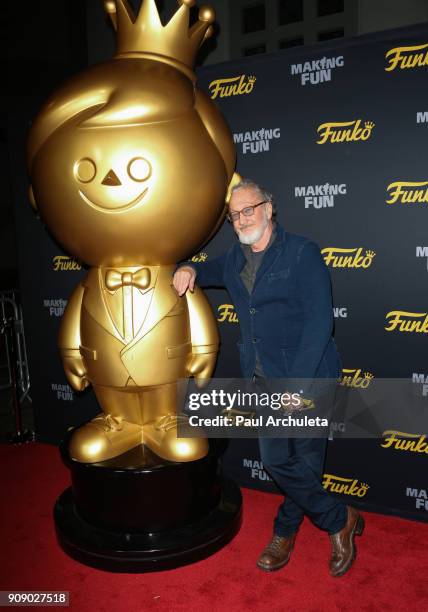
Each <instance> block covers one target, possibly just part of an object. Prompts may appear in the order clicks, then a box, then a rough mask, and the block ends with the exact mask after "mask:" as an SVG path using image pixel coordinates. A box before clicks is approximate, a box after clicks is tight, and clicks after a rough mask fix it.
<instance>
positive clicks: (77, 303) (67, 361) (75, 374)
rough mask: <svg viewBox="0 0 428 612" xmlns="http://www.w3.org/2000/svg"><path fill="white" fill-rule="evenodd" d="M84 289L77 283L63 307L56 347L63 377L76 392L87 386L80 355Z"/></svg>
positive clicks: (87, 382)
mask: <svg viewBox="0 0 428 612" xmlns="http://www.w3.org/2000/svg"><path fill="white" fill-rule="evenodd" d="M84 292H85V288H84V287H83V285H81V284H80V283H79V285H78V286H77V287H76V289H75V290H74V291H73V293H72V294H71V296H70V299H69V300H68V303H67V306H66V307H65V310H64V314H63V317H62V319H61V324H60V328H59V336H58V346H59V351H60V355H61V359H62V364H63V367H64V371H65V375H66V378H67V380H68V382H69V383H70V385H71V386H72V387H73V389H75V390H76V391H83V389H84V388H85V387H87V386H88V385H89V381H88V380H87V378H86V368H85V364H84V363H83V359H82V356H81V354H80V350H79V349H80V344H81V341H80V315H81V309H82V300H83V294H84Z"/></svg>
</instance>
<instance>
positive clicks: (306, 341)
mask: <svg viewBox="0 0 428 612" xmlns="http://www.w3.org/2000/svg"><path fill="white" fill-rule="evenodd" d="M245 262H246V260H245V256H244V253H243V252H242V249H241V247H240V245H239V243H238V242H237V243H236V244H235V245H234V246H232V247H231V248H230V249H229V250H228V251H227V252H226V253H224V254H223V255H221V256H220V257H217V258H216V259H214V260H212V261H207V262H205V263H196V264H195V263H193V262H192V263H191V265H192V266H193V267H194V268H195V269H196V271H197V278H196V282H197V284H198V285H199V286H201V287H207V286H213V287H225V288H226V289H227V291H228V293H229V295H230V297H231V300H232V302H233V304H234V306H235V310H236V312H237V315H238V319H239V323H240V329H241V341H240V342H239V343H238V346H239V352H240V361H241V368H242V373H243V375H244V377H246V378H250V377H251V376H252V375H253V373H254V368H255V361H256V352H255V348H256V347H257V352H258V355H259V359H260V363H261V366H262V368H263V372H264V374H265V376H266V377H268V378H290V379H307V378H309V379H312V378H335V379H337V378H338V377H340V375H341V362H340V358H339V355H338V352H337V349H336V345H335V342H334V340H333V338H332V331H333V306H332V297H331V283H330V275H329V272H328V269H327V266H326V265H325V262H324V259H323V257H322V255H321V253H320V249H319V247H318V246H317V245H316V244H315V243H314V242H312V241H310V240H308V239H307V238H304V237H302V236H298V235H296V234H291V233H289V232H286V231H285V230H284V229H283V228H282V227H281V226H279V225H277V228H276V238H275V240H274V242H273V243H272V244H271V246H270V247H269V248H268V249H267V251H266V253H265V254H264V257H263V260H262V263H261V266H260V268H259V270H258V273H257V276H256V280H255V283H254V287H253V291H252V293H251V294H249V293H248V291H247V289H246V288H245V285H244V283H243V282H242V280H241V277H240V275H239V273H240V272H241V270H242V268H243V267H244V265H245Z"/></svg>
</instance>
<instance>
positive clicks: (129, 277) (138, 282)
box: [105, 268, 150, 291]
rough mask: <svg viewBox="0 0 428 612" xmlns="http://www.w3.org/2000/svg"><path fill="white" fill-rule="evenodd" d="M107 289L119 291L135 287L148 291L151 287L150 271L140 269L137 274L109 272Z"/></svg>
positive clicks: (107, 274)
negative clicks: (126, 287) (131, 286)
mask: <svg viewBox="0 0 428 612" xmlns="http://www.w3.org/2000/svg"><path fill="white" fill-rule="evenodd" d="M105 282H106V287H107V289H109V290H110V291H117V290H118V289H120V287H125V286H130V285H133V286H134V287H138V289H147V287H148V286H149V285H150V270H149V269H148V268H140V269H139V270H137V271H136V272H134V273H132V272H119V270H108V271H107V273H106V276H105Z"/></svg>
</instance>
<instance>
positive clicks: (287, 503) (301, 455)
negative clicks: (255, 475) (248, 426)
mask: <svg viewBox="0 0 428 612" xmlns="http://www.w3.org/2000/svg"><path fill="white" fill-rule="evenodd" d="M259 447H260V455H261V459H262V461H263V465H264V468H265V470H266V471H267V472H268V474H269V475H270V476H271V477H272V478H273V479H274V481H275V482H276V484H277V485H278V487H279V488H280V489H281V491H282V492H283V493H284V494H285V499H284V502H283V503H282V504H281V505H280V507H279V509H278V514H277V515H276V518H275V521H274V532H275V533H276V534H277V535H280V536H290V535H291V534H293V533H296V531H297V530H298V529H299V526H300V523H301V522H302V521H303V517H304V515H305V514H306V515H307V516H308V517H309V518H310V519H311V520H312V522H313V523H314V524H315V525H316V526H317V527H319V528H320V529H324V530H325V531H327V532H328V533H329V534H333V533H337V532H338V531H340V530H341V529H342V528H343V527H344V526H345V524H346V520H347V509H346V506H345V504H343V503H342V502H339V501H337V500H336V499H335V498H334V497H333V496H332V495H330V494H329V493H328V492H327V491H326V490H325V489H324V487H323V486H322V484H321V479H322V473H323V468H324V460H325V452H326V447H327V439H325V438H259Z"/></svg>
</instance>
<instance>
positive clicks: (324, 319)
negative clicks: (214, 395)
mask: <svg viewBox="0 0 428 612" xmlns="http://www.w3.org/2000/svg"><path fill="white" fill-rule="evenodd" d="M273 212H274V210H273V197H272V195H271V194H270V193H269V192H268V191H266V190H265V189H263V188H262V187H260V186H259V185H257V184H256V183H255V182H254V181H251V180H248V179H244V180H242V181H241V182H240V183H238V184H237V185H235V186H234V187H233V189H232V193H231V197H230V201H229V214H228V218H229V221H230V222H231V223H232V224H233V229H234V231H235V232H236V234H237V236H238V239H239V243H237V244H235V245H234V246H233V247H232V248H231V249H229V250H228V251H227V252H226V253H224V254H223V255H221V256H220V257H218V258H216V259H214V260H212V261H208V262H205V263H195V264H194V263H193V262H192V263H191V264H186V265H184V266H181V267H179V268H178V269H177V270H176V272H175V274H174V287H175V289H176V290H177V292H178V294H179V295H180V296H182V295H184V294H185V292H186V291H187V290H190V291H193V288H194V285H195V281H196V278H197V280H198V285H200V286H201V287H207V286H214V287H225V288H226V289H227V290H228V292H229V294H230V297H231V299H232V302H233V304H234V306H235V310H236V312H237V314H238V318H239V324H240V330H241V336H242V341H241V342H240V343H239V350H240V362H241V368H242V372H243V375H244V377H245V378H249V379H255V380H256V381H257V380H258V379H259V380H263V379H264V378H271V379H273V378H287V379H289V380H300V381H301V380H313V379H337V378H339V377H340V376H341V363H340V358H339V355H338V352H337V349H336V345H335V343H334V340H333V338H332V331H333V308H332V299H331V283H330V276H329V273H328V269H327V267H326V265H325V263H324V260H323V258H322V256H321V253H320V250H319V248H318V246H317V245H316V244H315V243H314V242H311V241H310V240H308V239H307V238H303V237H302V236H297V235H295V234H291V233H289V232H286V231H285V230H284V229H283V228H282V227H281V226H280V225H279V224H278V223H275V222H274V221H273ZM302 404H303V399H302V400H301V405H302ZM326 444H327V439H326V438H262V437H260V438H259V447H260V455H261V459H262V461H263V464H264V467H265V469H266V471H267V472H268V473H269V474H270V475H271V477H272V478H273V479H274V481H275V482H276V484H277V485H278V487H279V488H280V489H281V491H283V492H284V494H285V499H284V502H283V503H282V504H281V505H280V507H279V509H278V513H277V516H276V517H275V520H274V525H273V536H272V539H271V540H270V542H269V543H268V544H267V546H266V547H265V548H264V550H263V552H262V553H261V555H260V557H259V559H258V561H257V566H258V567H259V568H260V569H262V570H264V571H273V570H277V569H279V568H281V567H283V566H284V565H286V564H287V563H288V561H289V559H290V556H291V553H292V550H293V547H294V544H295V540H296V534H297V531H298V529H299V526H300V524H301V522H302V520H303V518H304V515H305V514H306V515H307V516H308V517H309V518H310V519H311V520H312V522H313V523H314V524H315V525H316V526H317V527H319V528H320V529H323V530H325V531H326V532H327V533H328V534H329V536H330V540H331V545H332V554H331V558H330V574H331V575H332V576H342V575H343V574H345V572H347V571H348V569H349V568H350V567H351V565H352V563H353V561H354V558H355V552H356V551H355V544H354V538H355V535H361V534H362V531H363V528H364V520H363V517H362V516H361V515H360V514H359V512H358V511H357V510H355V509H354V508H352V507H351V506H345V505H344V504H343V503H341V502H340V501H338V500H337V499H336V498H334V497H333V496H331V495H330V493H328V491H326V490H325V489H324V488H323V486H322V484H321V477H322V473H323V467H324V459H325V451H326Z"/></svg>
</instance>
